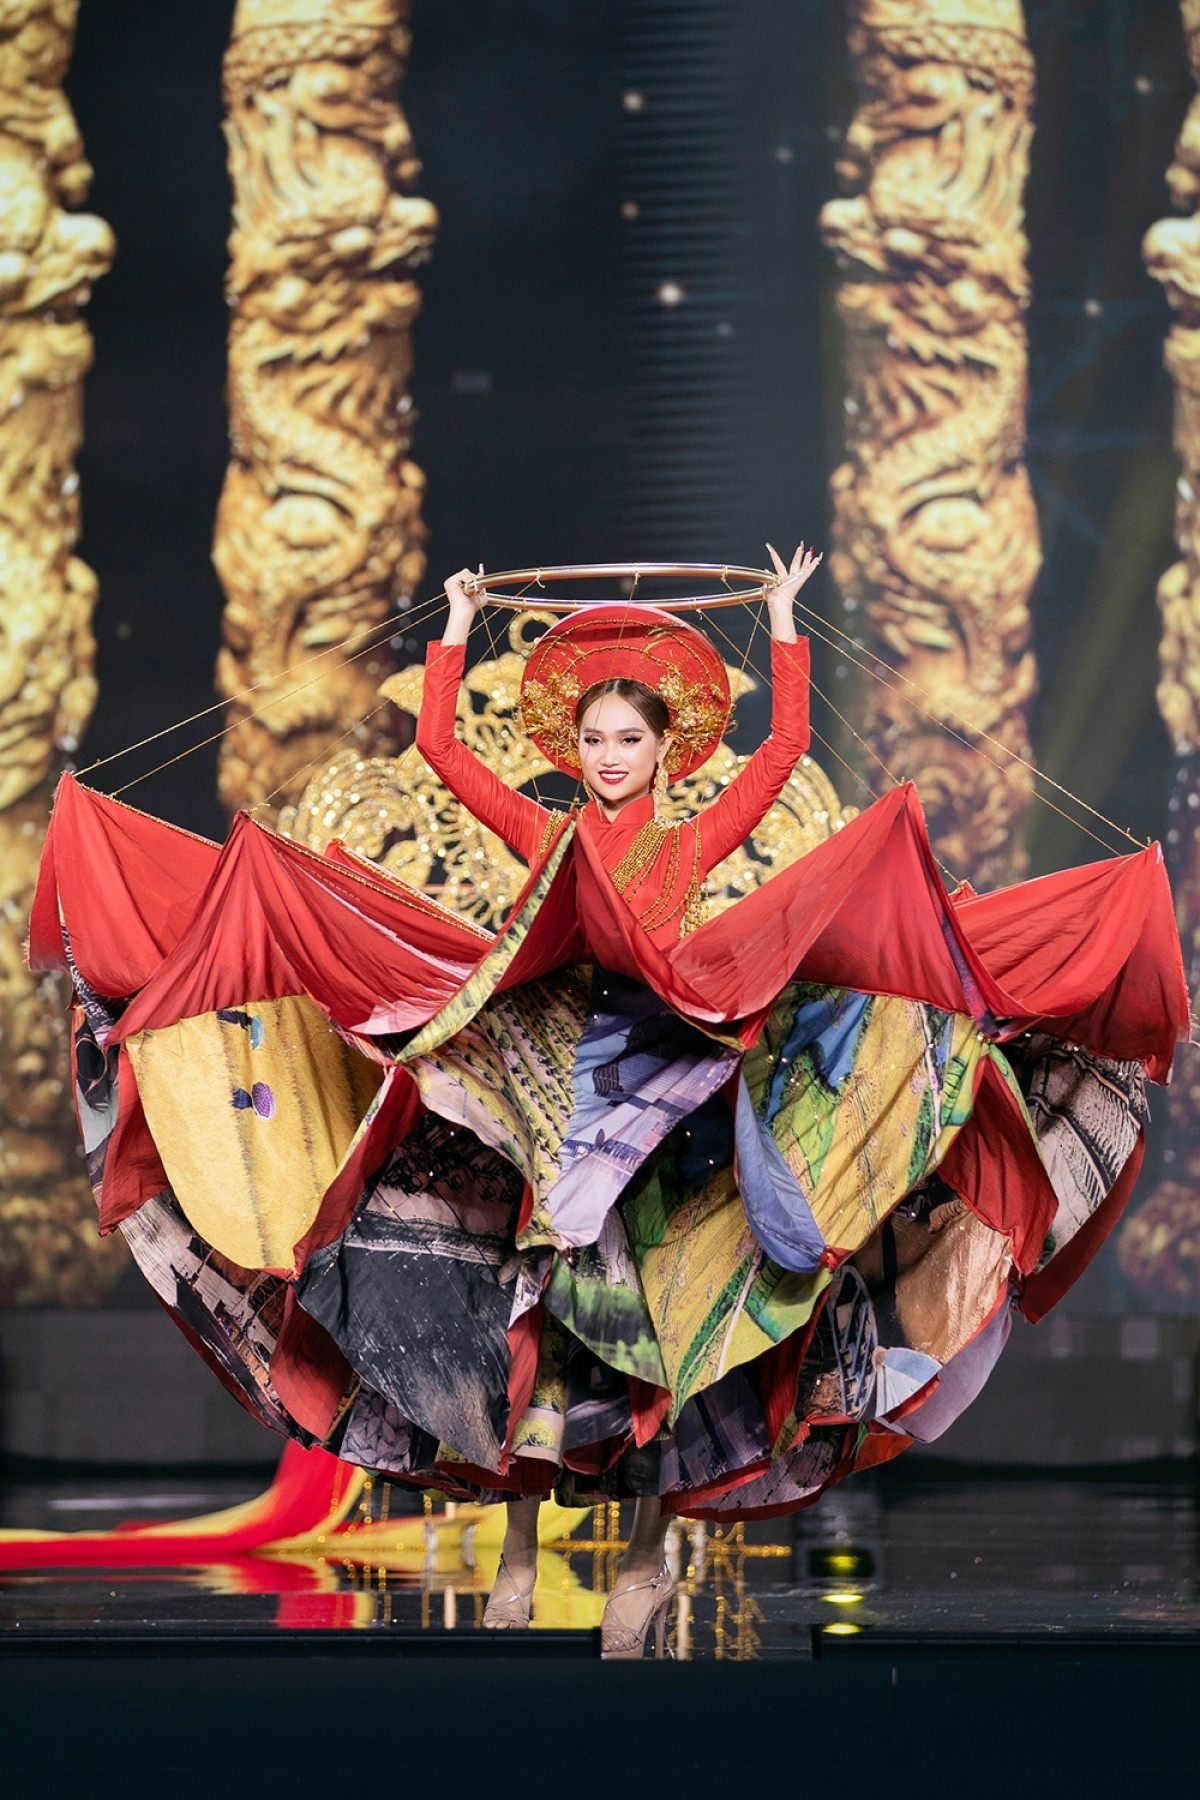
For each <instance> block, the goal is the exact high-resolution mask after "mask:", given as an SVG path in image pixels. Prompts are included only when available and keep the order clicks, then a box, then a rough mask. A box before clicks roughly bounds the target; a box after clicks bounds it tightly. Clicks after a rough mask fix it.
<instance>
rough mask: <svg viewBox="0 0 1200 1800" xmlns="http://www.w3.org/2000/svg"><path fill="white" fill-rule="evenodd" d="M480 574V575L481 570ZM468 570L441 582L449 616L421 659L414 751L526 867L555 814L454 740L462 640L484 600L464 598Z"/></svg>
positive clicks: (463, 656)
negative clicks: (422, 674)
mask: <svg viewBox="0 0 1200 1800" xmlns="http://www.w3.org/2000/svg"><path fill="white" fill-rule="evenodd" d="M479 573H480V574H481V575H482V573H483V570H482V568H481V569H480V571H479ZM471 578H472V577H471V571H470V570H469V569H460V570H459V572H458V574H457V575H451V577H450V578H449V580H448V581H447V582H446V598H447V599H448V600H449V602H450V616H449V618H448V620H447V622H446V629H445V631H444V633H443V634H442V641H441V643H440V644H430V646H429V649H428V651H427V652H426V656H425V690H424V693H423V694H422V696H421V711H420V713H419V715H418V717H417V749H418V750H419V751H420V752H421V755H422V756H423V757H424V758H425V761H426V762H427V763H428V764H429V766H430V768H431V769H432V770H433V772H434V774H435V775H437V776H438V778H439V779H440V780H441V781H443V782H445V784H446V786H447V787H448V788H449V789H450V792H451V793H452V794H453V795H454V797H455V799H457V800H461V801H462V803H463V805H464V806H465V807H466V808H467V810H468V812H470V813H473V814H474V816H475V817H476V818H477V819H478V820H479V822H480V824H481V825H486V826H487V828H488V830H489V831H494V832H495V833H496V836H497V837H500V838H503V840H504V842H505V843H506V844H507V845H508V847H509V849H510V850H513V851H515V852H516V854H517V855H518V856H519V857H521V858H522V859H523V861H525V862H527V863H533V862H536V861H537V858H538V856H539V855H540V854H541V850H542V847H543V845H544V843H545V841H546V837H547V835H548V832H549V829H550V826H551V824H552V823H553V819H554V815H553V813H551V812H548V811H547V810H546V808H545V807H543V806H539V805H538V804H537V802H536V801H534V800H530V799H529V798H528V796H527V795H525V794H519V793H517V791H516V790H515V789H514V788H510V787H509V786H508V784H507V782H504V781H501V779H500V777H499V776H498V775H497V774H496V773H495V771H494V770H492V769H489V768H488V766H487V764H486V763H484V762H481V761H480V760H479V758H478V757H477V756H473V755H472V754H471V752H470V751H469V750H468V749H467V747H466V745H465V744H464V743H463V742H462V740H461V739H460V737H459V735H458V722H457V719H456V716H455V715H456V710H457V706H458V691H459V689H460V687H461V686H462V679H463V668H464V665H465V663H466V656H467V651H466V644H467V637H468V635H469V633H470V630H471V625H472V623H473V622H474V619H475V615H476V613H477V612H478V611H479V610H480V608H481V607H482V605H483V604H484V602H485V600H486V595H485V594H484V593H483V590H482V589H477V590H475V592H474V594H473V595H472V594H468V593H467V592H466V589H465V588H464V586H463V583H464V581H467V580H470V579H471Z"/></svg>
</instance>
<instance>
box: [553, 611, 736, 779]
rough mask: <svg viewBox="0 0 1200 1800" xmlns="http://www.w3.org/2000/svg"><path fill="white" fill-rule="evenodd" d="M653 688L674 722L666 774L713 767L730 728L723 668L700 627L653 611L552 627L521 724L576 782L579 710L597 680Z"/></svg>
mask: <svg viewBox="0 0 1200 1800" xmlns="http://www.w3.org/2000/svg"><path fill="white" fill-rule="evenodd" d="M620 678H624V679H625V680H629V681H640V682H641V683H642V685H643V687H648V688H653V690H654V692H655V693H656V694H658V695H660V696H661V697H662V699H663V701H664V702H665V704H666V708H667V711H668V712H669V713H670V715H671V737H672V740H673V741H672V744H671V748H670V750H669V751H668V752H667V773H668V774H669V775H671V776H672V777H675V778H676V779H677V778H678V777H680V776H682V775H690V774H691V773H692V771H693V770H694V769H698V768H699V767H700V765H701V764H702V763H705V762H707V761H708V759H709V757H710V756H711V755H712V753H713V751H714V750H715V749H716V747H717V745H718V744H719V743H720V741H721V739H722V737H723V736H724V734H725V730H726V727H727V726H728V724H729V711H730V704H731V702H730V694H729V677H728V675H727V674H726V672H725V664H724V663H723V662H722V661H721V658H720V657H719V656H718V654H717V652H716V651H715V650H714V649H713V647H712V645H711V644H710V643H709V641H708V639H707V638H706V637H705V636H704V634H703V633H702V632H699V631H697V630H696V628H695V626H693V625H687V624H685V623H684V622H683V620H682V619H679V618H677V617H676V616H675V615H674V614H672V613H667V612H659V611H658V610H657V609H656V608H654V607H650V606H589V607H585V608H581V609H580V610H579V611H577V612H572V613H568V614H567V615H566V617H565V618H562V619H559V620H558V622H557V624H555V625H552V626H551V628H550V630H549V631H548V632H547V633H546V635H545V637H543V638H540V639H539V641H538V642H537V643H536V644H535V645H534V647H533V649H532V650H531V651H530V654H529V660H528V662H527V663H526V665H525V674H524V677H523V679H522V682H521V722H522V725H523V726H524V729H525V731H526V732H527V733H528V734H529V736H530V737H531V738H532V739H533V741H534V743H535V744H536V745H537V747H538V749H539V750H540V751H541V753H542V755H543V756H544V757H545V758H546V759H547V761H548V762H552V763H553V764H554V765H555V767H556V768H559V769H562V770H563V771H564V773H566V774H567V775H578V774H579V773H580V766H579V732H578V728H577V727H576V724H575V708H576V706H577V704H578V702H579V698H580V696H581V695H582V694H586V692H587V690H588V689H589V688H590V687H593V686H594V685H595V683H596V682H598V681H613V680H617V679H620Z"/></svg>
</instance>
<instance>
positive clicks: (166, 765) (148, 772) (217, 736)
mask: <svg viewBox="0 0 1200 1800" xmlns="http://www.w3.org/2000/svg"><path fill="white" fill-rule="evenodd" d="M441 598H442V596H441V595H439V596H438V600H437V601H434V602H432V603H431V607H432V611H433V612H436V611H437V610H438V605H439V602H440V600H441ZM430 616H431V614H430V612H429V611H426V612H425V615H424V617H423V618H417V619H414V621H413V622H414V624H422V623H425V622H427V620H428V618H429V617H430ZM339 647H340V646H339ZM378 648H379V646H378V645H377V644H367V645H366V646H365V647H364V648H363V649H362V650H356V651H355V653H354V655H353V656H347V657H346V658H345V659H344V662H343V664H342V666H343V667H345V665H346V664H347V663H352V662H358V661H359V659H360V658H361V657H364V656H369V655H370V654H371V652H372V651H373V650H377V649H378ZM321 679H322V677H321V676H319V675H318V676H315V677H314V678H313V680H312V681H306V682H304V683H303V685H302V686H300V687H297V688H289V689H288V691H287V694H286V695H282V694H281V695H279V696H278V698H277V699H275V700H269V701H268V702H267V704H266V705H265V706H260V707H258V708H257V709H256V710H255V711H254V712H252V713H247V714H246V715H245V718H244V719H236V720H234V721H232V723H227V724H225V725H223V726H222V727H221V729H220V731H214V732H211V733H210V734H209V736H208V737H205V738H201V739H200V741H199V743H196V744H189V745H188V747H187V748H186V749H185V750H180V751H179V752H178V753H177V754H176V755H175V756H168V757H167V759H166V761H165V762H160V763H158V764H156V765H155V767H154V768H153V769H145V770H143V771H142V773H141V774H140V775H134V776H132V777H131V778H130V780H128V781H127V782H125V783H124V784H123V785H122V786H121V787H119V788H113V789H112V790H111V793H110V795H109V798H110V799H112V800H116V799H119V797H120V796H121V795H122V794H126V793H128V792H129V789H130V788H133V787H137V786H138V784H139V783H140V782H143V781H149V780H151V779H152V777H153V776H155V775H161V774H162V772H163V770H164V769H170V768H172V767H174V765H175V764H176V763H178V762H182V761H183V760H184V758H185V757H188V756H193V755H194V754H195V753H196V751H198V750H204V749H206V748H207V746H208V745H209V744H216V743H219V742H220V740H221V739H222V738H223V737H225V736H226V735H227V734H228V733H229V732H231V731H233V730H234V729H235V728H236V727H237V726H238V725H241V724H245V723H247V721H249V720H250V719H258V718H261V717H262V715H263V714H264V713H267V712H270V710H271V708H272V706H277V705H279V703H280V702H281V701H282V700H284V699H289V700H290V699H291V698H292V697H293V695H295V694H302V693H303V692H304V690H305V688H309V687H314V686H315V685H316V683H317V682H318V681H320V680H321ZM223 704H224V703H223ZM209 710H210V711H211V710H212V709H211V708H210V709H209ZM376 710H379V709H378V708H377V709H376ZM373 716H374V714H372V717H373ZM186 722H187V721H185V723H186ZM360 723H361V721H358V720H356V721H355V724H354V725H353V726H351V728H350V729H351V731H354V730H356V729H357V727H358V725H359V724H360ZM172 729H173V727H171V726H168V727H167V728H166V730H164V731H161V732H156V733H155V734H154V736H155V737H165V736H166V735H167V732H169V731H170V730H172ZM145 741H146V742H147V743H153V742H154V737H151V738H147V739H146V740H145ZM339 741H340V740H339ZM121 754H123V752H120V751H117V752H115V755H121ZM321 754H322V755H324V752H323V751H322V753H321ZM104 760H105V761H106V762H111V761H113V760H114V759H113V757H106V758H105V759H104ZM318 760H319V759H318ZM94 766H96V767H98V766H99V765H98V764H96V765H94ZM84 772H85V773H86V771H84Z"/></svg>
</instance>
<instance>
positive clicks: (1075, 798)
mask: <svg viewBox="0 0 1200 1800" xmlns="http://www.w3.org/2000/svg"><path fill="white" fill-rule="evenodd" d="M796 604H797V606H798V607H799V608H800V610H801V612H803V613H806V614H807V616H808V617H809V618H810V619H813V620H815V621H816V622H817V623H818V624H820V625H823V626H824V627H825V628H826V630H828V631H832V632H833V633H834V635H835V636H836V637H839V638H841V639H842V644H835V643H833V642H832V641H831V640H830V639H829V638H827V637H825V636H823V635H822V633H821V632H819V631H817V630H813V636H814V637H818V638H820V640H821V642H822V643H823V644H825V645H826V646H827V647H828V648H829V649H830V650H834V651H836V652H837V654H838V655H839V656H844V657H845V658H846V660H847V662H852V663H853V664H854V666H855V668H856V669H860V670H861V671H862V673H863V674H864V675H869V676H870V677H871V678H872V680H873V681H878V682H879V683H880V685H881V686H882V687H885V688H887V689H888V690H889V692H891V693H894V694H900V695H901V698H902V699H908V698H909V697H908V695H906V694H903V693H902V690H901V689H900V688H899V687H897V685H896V684H895V682H893V681H889V680H887V678H886V677H885V676H883V675H881V674H880V673H879V670H878V669H872V668H869V667H868V666H867V664H866V663H864V662H860V661H859V660H858V658H857V657H856V656H855V655H854V654H853V650H847V649H845V648H844V647H843V646H844V645H846V644H849V645H852V646H853V649H854V650H861V651H862V652H863V654H864V655H866V656H869V657H871V658H872V659H873V660H874V661H875V662H877V663H878V664H879V666H880V668H883V669H886V670H887V671H888V673H889V674H891V675H899V676H900V680H901V681H903V682H904V683H905V685H906V686H907V687H910V688H912V689H913V690H914V691H915V692H916V693H918V694H922V695H923V696H924V697H925V699H926V700H928V701H929V702H930V703H931V704H933V703H934V696H933V695H932V694H931V693H930V691H929V689H928V688H925V687H922V686H921V684H920V682H919V681H914V680H913V678H912V676H911V675H903V674H901V672H900V670H899V669H894V668H893V667H892V665H891V663H889V662H888V661H887V660H886V659H885V658H884V657H882V656H880V655H879V654H878V652H877V651H874V650H870V649H868V648H867V646H866V645H865V644H860V643H859V641H858V639H857V638H853V637H851V636H850V635H849V633H848V632H845V631H842V630H841V628H840V627H839V626H837V625H834V624H832V623H831V621H830V620H828V619H826V618H824V617H823V615H822V614H821V613H818V612H814V611H813V609H812V607H811V606H805V604H804V602H803V601H802V600H800V598H799V597H798V596H797V600H796ZM910 704H911V705H913V707H914V710H915V711H916V712H919V713H920V714H921V715H922V717H923V718H926V719H928V720H929V721H930V722H931V723H932V724H934V725H936V726H938V728H939V729H940V730H942V731H948V732H949V733H950V735H951V736H952V737H955V738H957V739H958V741H959V743H960V744H963V745H965V747H966V748H967V749H968V750H973V751H974V752H975V754H976V755H977V756H984V752H983V751H982V750H981V749H980V748H979V745H978V744H975V743H972V741H971V739H970V738H968V737H964V736H963V734H962V732H960V731H956V730H954V729H953V727H951V726H948V725H947V724H946V722H945V719H944V718H943V717H942V716H941V715H940V714H938V713H935V712H930V711H929V710H928V709H927V708H925V707H923V706H917V705H916V704H915V702H912V701H910ZM951 716H952V717H955V718H957V719H958V720H959V723H960V724H964V725H965V724H966V721H965V720H964V719H962V717H961V715H959V714H952V715H951ZM967 729H968V730H970V729H971V727H970V726H968V727H967ZM979 736H980V737H981V738H984V739H986V740H987V742H988V743H989V744H994V745H995V747H996V749H997V750H1000V751H1002V752H1003V754H1004V755H1005V756H1006V757H1008V759H1009V760H1010V762H1015V763H1017V764H1019V765H1020V767H1021V768H1023V769H1025V770H1027V771H1028V772H1029V774H1030V775H1032V776H1034V777H1036V779H1037V780H1039V781H1044V782H1045V783H1046V784H1047V786H1049V787H1052V788H1054V789H1055V790H1056V792H1058V793H1060V794H1062V795H1063V796H1064V797H1065V798H1066V799H1068V800H1070V801H1071V802H1072V803H1073V804H1074V805H1076V806H1081V807H1082V808H1083V810H1084V811H1085V812H1087V813H1090V814H1091V815H1092V817H1093V818H1094V819H1099V821H1100V823H1101V824H1102V825H1107V826H1108V828H1109V830H1110V831H1115V832H1116V833H1117V834H1118V836H1120V837H1123V838H1125V839H1127V840H1128V842H1129V843H1131V844H1136V845H1137V847H1138V849H1139V850H1144V849H1145V845H1144V844H1143V843H1142V841H1141V839H1140V838H1136V837H1135V836H1134V835H1133V833H1132V832H1131V831H1127V830H1126V829H1125V827H1124V826H1123V825H1118V824H1117V822H1116V820H1115V819H1110V818H1109V817H1108V816H1107V814H1106V813H1102V812H1100V811H1099V810H1098V808H1096V807H1094V806H1092V805H1090V804H1089V802H1088V801H1086V800H1085V799H1083V797H1082V796H1081V795H1079V794H1076V793H1073V792H1072V791H1071V789H1070V788H1069V787H1064V785H1063V783H1062V782H1061V781H1055V779H1054V777H1053V775H1047V774H1046V772H1045V770H1044V769H1039V768H1038V766H1037V764H1036V763H1032V762H1030V761H1029V760H1028V758H1027V757H1024V756H1020V755H1018V753H1017V752H1016V751H1015V750H1010V749H1009V747H1008V745H1007V744H1004V743H1002V742H1001V741H1000V739H999V738H997V737H993V735H992V733H991V732H990V731H982V730H981V731H980V732H979ZM984 760H985V761H987V762H990V763H991V764H992V767H993V768H996V769H999V770H1000V772H1001V774H1005V775H1006V771H1005V769H1004V767H1003V766H1002V765H1001V764H1000V763H998V762H996V761H995V760H994V758H992V757H985V758H984ZM1006 778H1007V776H1006ZM1034 792H1035V794H1036V797H1037V798H1038V799H1039V800H1042V801H1043V802H1044V803H1045V804H1047V805H1049V802H1048V801H1046V797H1045V795H1044V794H1037V793H1036V789H1035V790H1034ZM1053 810H1054V811H1056V812H1057V811H1058V808H1057V807H1055V808H1054V809H1053ZM1059 816H1060V818H1064V819H1066V818H1068V815H1067V814H1066V813H1060V814H1059ZM1069 823H1070V824H1072V825H1076V821H1075V820H1074V819H1070V820H1069ZM1076 828H1077V829H1078V830H1080V831H1085V830H1086V829H1087V828H1086V826H1083V825H1077V826H1076ZM1088 835H1089V836H1092V837H1095V833H1094V832H1092V833H1089V834H1088ZM1096 842H1097V843H1098V844H1099V843H1103V842H1104V840H1103V839H1102V838H1096ZM1105 848H1106V849H1108V848H1109V846H1107V845H1105ZM1110 853H1111V854H1112V855H1114V856H1118V855H1121V854H1123V852H1121V851H1116V850H1113V851H1111V852H1110Z"/></svg>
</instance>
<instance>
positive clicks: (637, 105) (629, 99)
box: [621, 88, 646, 113]
mask: <svg viewBox="0 0 1200 1800" xmlns="http://www.w3.org/2000/svg"><path fill="white" fill-rule="evenodd" d="M621 105H622V106H623V107H624V108H625V111H626V112H635V113H636V112H641V111H643V109H644V108H645V105H646V96H645V94H641V93H639V92H638V90H637V88H626V90H625V92H624V93H623V94H622V95H621Z"/></svg>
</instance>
